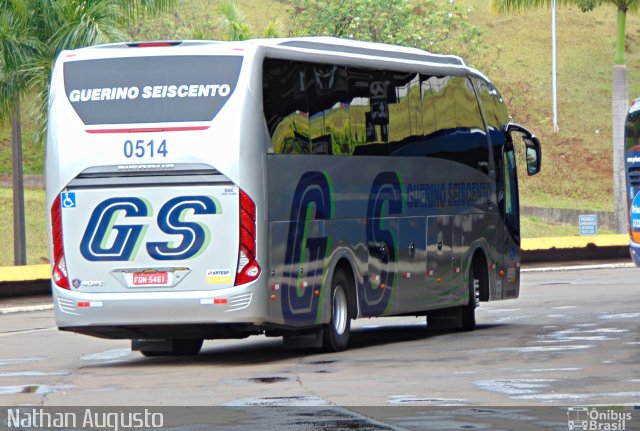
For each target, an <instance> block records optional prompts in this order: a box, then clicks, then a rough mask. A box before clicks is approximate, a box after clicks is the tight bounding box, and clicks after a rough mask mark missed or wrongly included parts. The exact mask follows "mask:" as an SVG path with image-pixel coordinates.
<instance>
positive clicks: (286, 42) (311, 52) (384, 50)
mask: <svg viewBox="0 0 640 431" xmlns="http://www.w3.org/2000/svg"><path fill="white" fill-rule="evenodd" d="M220 45H226V46H231V45H233V46H234V47H236V48H242V47H245V48H249V47H264V48H266V49H267V51H268V52H274V51H288V52H300V53H305V54H306V55H307V56H309V57H323V56H326V55H332V54H333V55H335V54H337V55H342V56H345V57H350V58H353V57H354V56H355V57H363V58H377V59H381V58H382V59H388V60H404V61H409V62H419V63H429V64H430V65H443V66H463V67H464V66H466V65H465V63H464V60H462V58H460V57H458V56H455V55H442V54H433V53H430V52H427V51H424V50H421V49H418V48H410V47H404V46H398V45H389V44H386V43H375V42H361V41H357V40H353V39H341V38H337V37H329V36H311V37H298V38H273V39H249V40H244V41H198V40H187V41H150V42H126V43H112V44H105V45H98V46H94V47H88V48H81V49H78V50H76V51H75V52H77V53H80V52H82V51H85V52H86V50H94V49H110V48H111V49H113V48H127V47H129V48H149V47H177V46H192V47H193V46H220Z"/></svg>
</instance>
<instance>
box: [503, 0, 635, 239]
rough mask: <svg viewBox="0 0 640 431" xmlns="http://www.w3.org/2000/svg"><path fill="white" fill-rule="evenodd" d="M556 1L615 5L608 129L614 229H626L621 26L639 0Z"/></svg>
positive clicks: (535, 1) (529, 5)
mask: <svg viewBox="0 0 640 431" xmlns="http://www.w3.org/2000/svg"><path fill="white" fill-rule="evenodd" d="M556 3H557V4H558V5H577V6H578V7H580V8H581V9H582V11H583V12H584V11H587V10H591V9H593V8H594V7H596V6H598V5H600V4H601V3H609V4H612V5H613V6H615V7H616V8H617V11H618V13H617V23H616V52H615V59H614V66H613V80H612V89H611V91H612V101H611V105H612V106H611V110H612V130H613V206H614V214H615V221H616V231H617V232H618V233H625V232H628V217H627V214H626V208H627V205H626V202H625V199H626V198H625V196H626V193H625V180H624V176H625V175H624V174H625V172H624V121H625V115H626V111H627V107H628V105H629V96H628V74H627V67H626V65H625V58H624V54H625V27H626V21H627V12H629V11H637V10H638V8H640V0H556ZM550 4H551V0H492V6H493V8H494V9H495V10H496V11H498V12H507V11H514V10H526V9H534V8H539V7H543V6H549V5H550Z"/></svg>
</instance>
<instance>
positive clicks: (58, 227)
mask: <svg viewBox="0 0 640 431" xmlns="http://www.w3.org/2000/svg"><path fill="white" fill-rule="evenodd" d="M60 201H61V198H60V195H58V197H56V199H55V200H54V201H53V205H52V206H51V237H52V240H53V273H52V274H51V278H52V279H53V282H54V283H55V284H56V285H57V286H58V287H62V288H63V289H69V276H68V274H67V262H66V261H65V258H64V247H63V241H62V209H61V208H62V206H61V202H60Z"/></svg>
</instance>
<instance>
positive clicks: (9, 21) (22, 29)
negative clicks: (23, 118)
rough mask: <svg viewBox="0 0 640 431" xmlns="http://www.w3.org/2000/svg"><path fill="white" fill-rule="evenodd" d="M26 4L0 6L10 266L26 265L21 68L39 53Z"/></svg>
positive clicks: (0, 101)
mask: <svg viewBox="0 0 640 431" xmlns="http://www.w3.org/2000/svg"><path fill="white" fill-rule="evenodd" d="M29 3H30V2H29V1H28V0H12V1H8V0H4V1H2V3H1V4H0V8H1V9H0V118H1V119H2V120H5V121H6V120H7V119H9V121H10V123H11V143H12V153H13V167H12V173H13V203H14V205H13V219H14V224H13V228H14V263H15V264H16V265H24V264H25V263H26V247H25V244H26V237H25V228H24V192H23V185H22V129H21V127H20V94H21V93H22V92H23V91H24V90H25V89H26V88H27V80H26V79H25V77H24V75H23V73H22V72H23V70H24V68H25V65H26V64H27V63H28V61H29V60H30V58H32V56H33V55H34V54H35V53H36V52H37V51H38V50H39V49H40V47H41V45H40V43H39V41H38V40H37V39H36V38H34V37H33V35H32V34H33V33H32V31H33V28H32V27H31V22H30V19H29V18H30V4H29Z"/></svg>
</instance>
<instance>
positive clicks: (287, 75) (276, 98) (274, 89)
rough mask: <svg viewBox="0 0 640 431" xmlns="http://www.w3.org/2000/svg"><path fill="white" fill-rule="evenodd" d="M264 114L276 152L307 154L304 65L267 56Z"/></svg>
mask: <svg viewBox="0 0 640 431" xmlns="http://www.w3.org/2000/svg"><path fill="white" fill-rule="evenodd" d="M263 76H264V78H263V103H264V113H265V118H266V121H267V127H268V128H269V135H271V142H272V145H273V151H274V152H275V153H276V154H308V153H309V152H310V142H309V114H308V111H309V110H308V107H307V89H306V86H307V78H306V73H305V67H304V64H302V63H299V62H295V61H288V60H275V59H266V60H265V61H264V65H263Z"/></svg>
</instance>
